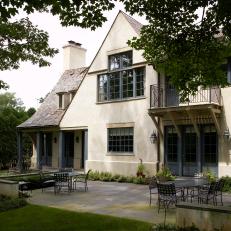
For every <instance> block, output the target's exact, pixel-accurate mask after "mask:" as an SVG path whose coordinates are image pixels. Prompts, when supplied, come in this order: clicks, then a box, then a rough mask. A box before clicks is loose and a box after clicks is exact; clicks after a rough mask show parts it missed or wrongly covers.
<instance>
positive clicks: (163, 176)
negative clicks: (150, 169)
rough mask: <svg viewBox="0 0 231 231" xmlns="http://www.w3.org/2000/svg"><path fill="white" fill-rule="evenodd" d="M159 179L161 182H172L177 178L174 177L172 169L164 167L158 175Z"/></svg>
mask: <svg viewBox="0 0 231 231" xmlns="http://www.w3.org/2000/svg"><path fill="white" fill-rule="evenodd" d="M156 177H157V179H158V180H159V181H160V182H164V181H171V180H174V179H175V176H173V175H172V173H171V171H170V169H169V168H168V167H166V166H163V167H162V168H161V169H160V170H159V171H158V172H157V174H156Z"/></svg>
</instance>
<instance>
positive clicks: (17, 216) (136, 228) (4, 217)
mask: <svg viewBox="0 0 231 231" xmlns="http://www.w3.org/2000/svg"><path fill="white" fill-rule="evenodd" d="M0 221H1V222H0V231H32V230H33V231H91V230H92V231H93V230H94V231H97V230H110V231H113V230H116V231H123V230H124V231H129V230H132V231H149V230H150V228H151V226H152V225H151V224H150V223H146V222H142V221H136V220H130V219H122V218H117V217H112V216H104V215H96V214H91V213H78V212H71V211H66V210H62V209H56V208H48V207H44V206H37V205H27V206H25V207H22V208H18V209H14V210H9V211H6V212H2V213H0Z"/></svg>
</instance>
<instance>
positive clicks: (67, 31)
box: [0, 5, 144, 109]
mask: <svg viewBox="0 0 231 231" xmlns="http://www.w3.org/2000/svg"><path fill="white" fill-rule="evenodd" d="M119 10H123V11H124V9H123V6H122V5H117V6H116V8H115V9H113V10H112V11H110V12H106V13H105V15H106V16H107V19H108V21H107V22H105V23H104V24H103V26H102V27H101V28H98V29H96V30H95V31H91V30H90V29H82V28H79V27H62V26H61V24H60V22H59V19H58V17H55V16H52V15H51V14H48V13H35V14H32V15H29V18H30V20H31V21H32V22H33V24H34V25H38V28H39V29H43V30H45V31H47V32H48V34H49V44H50V46H51V47H53V48H58V49H59V54H57V55H56V56H55V57H54V58H52V59H50V62H51V66H49V67H42V68H39V67H38V66H37V65H33V64H31V63H29V62H26V63H21V65H20V68H19V69H17V70H11V71H1V72H0V79H1V80H3V81H4V82H6V83H7V84H8V85H9V86H10V88H9V89H8V90H7V91H8V92H13V93H15V96H16V98H20V99H21V100H22V102H23V103H24V106H25V107H26V108H27V109H28V108H30V107H34V108H36V109H37V108H38V107H39V105H40V104H39V101H38V99H39V98H41V97H45V96H46V94H47V93H48V92H50V91H51V90H52V88H53V87H54V85H55V84H56V82H57V81H58V79H59V78H60V76H61V74H62V72H63V53H62V47H63V46H64V45H66V44H67V42H68V41H69V40H73V41H75V42H78V43H81V44H82V47H83V48H86V49H87V54H86V64H87V65H89V64H90V63H91V61H92V59H93V58H94V56H95V54H96V52H97V51H98V49H99V47H100V45H101V43H102V41H103V39H104V37H105V36H106V34H107V32H108V30H109V29H110V26H111V24H112V23H113V21H114V19H115V17H116V15H117V14H118V12H119ZM19 16H20V17H21V15H19ZM23 16H26V15H22V17H23ZM134 18H135V19H137V20H139V21H140V22H141V23H143V22H144V20H143V19H141V18H139V17H138V16H134ZM4 92H5V91H4V90H0V93H4Z"/></svg>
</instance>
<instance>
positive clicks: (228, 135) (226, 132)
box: [224, 128, 230, 140]
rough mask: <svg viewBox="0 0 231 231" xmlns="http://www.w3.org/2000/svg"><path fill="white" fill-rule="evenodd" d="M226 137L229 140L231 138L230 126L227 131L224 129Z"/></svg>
mask: <svg viewBox="0 0 231 231" xmlns="http://www.w3.org/2000/svg"><path fill="white" fill-rule="evenodd" d="M224 138H225V139H226V140H229V138H230V132H229V128H226V129H225V131H224Z"/></svg>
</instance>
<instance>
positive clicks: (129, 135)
mask: <svg viewBox="0 0 231 231" xmlns="http://www.w3.org/2000/svg"><path fill="white" fill-rule="evenodd" d="M108 151H109V152H133V128H130V127H129V128H108Z"/></svg>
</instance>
